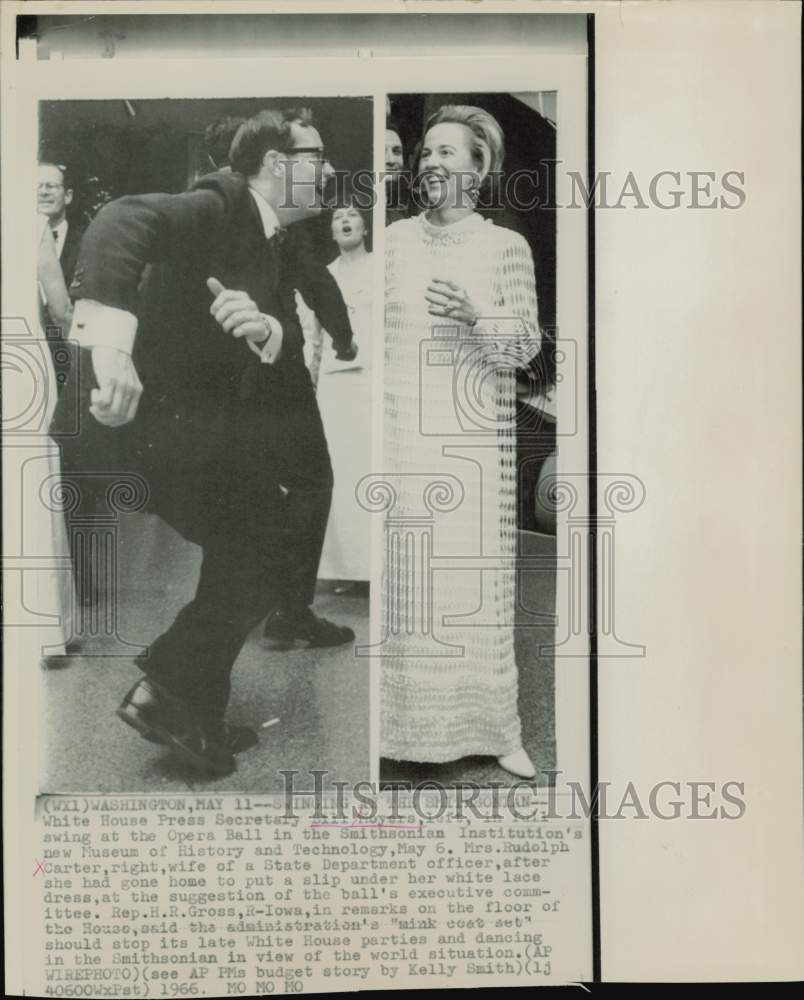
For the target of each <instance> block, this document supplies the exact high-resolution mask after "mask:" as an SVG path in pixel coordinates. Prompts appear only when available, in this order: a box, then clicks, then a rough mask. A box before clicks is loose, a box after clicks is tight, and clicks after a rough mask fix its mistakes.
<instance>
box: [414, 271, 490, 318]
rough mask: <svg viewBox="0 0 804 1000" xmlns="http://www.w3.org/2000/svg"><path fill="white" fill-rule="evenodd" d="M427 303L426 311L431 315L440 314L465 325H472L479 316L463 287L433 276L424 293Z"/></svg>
mask: <svg viewBox="0 0 804 1000" xmlns="http://www.w3.org/2000/svg"><path fill="white" fill-rule="evenodd" d="M424 297H425V299H427V302H428V303H429V304H428V306H427V311H428V312H429V313H430V315H431V316H440V317H443V318H444V319H449V320H454V321H455V322H456V323H461V324H463V325H465V326H474V325H475V323H477V321H478V319H479V318H480V313H479V312H478V311H477V309H476V308H475V306H474V304H473V303H472V300H471V299H470V298H469V295H468V293H467V291H466V289H465V288H461V287H460V285H456V284H455V282H454V281H444V280H442V279H441V278H433V280H432V281H431V282H430V284H429V285H428V286H427V291H426V292H425V293H424Z"/></svg>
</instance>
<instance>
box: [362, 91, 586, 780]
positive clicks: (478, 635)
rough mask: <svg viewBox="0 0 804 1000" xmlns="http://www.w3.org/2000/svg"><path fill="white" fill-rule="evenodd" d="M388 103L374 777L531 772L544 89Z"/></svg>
mask: <svg viewBox="0 0 804 1000" xmlns="http://www.w3.org/2000/svg"><path fill="white" fill-rule="evenodd" d="M387 110H388V119H387V121H386V157H385V159H386V164H385V166H386V178H385V179H386V189H387V197H386V224H387V228H386V231H385V262H386V287H385V347H386V356H385V368H384V382H383V386H384V436H383V440H384V452H383V460H384V467H385V468H386V469H388V471H389V473H390V477H389V483H388V486H389V489H390V490H391V492H392V497H393V499H392V501H390V502H391V503H392V507H391V510H390V511H389V515H388V517H389V520H390V519H391V518H393V522H394V526H393V529H392V530H391V529H389V531H388V537H387V545H386V553H385V556H386V559H385V567H384V570H385V571H384V576H383V581H384V608H385V614H386V623H387V624H386V630H387V634H386V636H385V639H384V644H383V646H382V654H383V659H382V684H381V717H382V729H381V749H380V753H381V756H382V771H381V775H382V779H383V780H384V781H387V782H396V781H401V782H405V781H408V782H411V783H413V784H415V783H416V782H417V781H421V780H440V781H444V782H446V783H453V782H457V781H463V780H472V781H475V782H478V783H479V784H481V785H485V784H487V783H490V782H493V781H497V782H499V781H502V782H504V783H505V782H508V783H510V782H514V781H517V780H535V781H537V782H539V781H540V782H542V783H544V782H548V781H549V780H550V779H549V775H546V772H550V771H552V770H553V769H554V768H555V763H556V749H555V711H554V700H555V686H554V662H553V656H552V646H553V642H554V637H553V631H554V625H553V623H554V617H555V578H556V566H555V552H556V512H555V509H554V508H553V507H551V505H550V502H549V493H550V488H551V477H552V480H554V479H555V474H556V447H557V437H556V413H557V409H556V405H555V399H554V395H555V391H556V379H555V375H556V372H555V360H554V355H555V351H556V345H555V315H556V302H555V283H556V205H555V196H554V192H555V184H554V180H555V177H554V171H555V159H556V132H557V129H558V128H559V127H560V125H559V123H558V121H557V95H556V92H555V91H546V92H539V93H527V94H523V93H493V94H489V93H485V94H482V93H481V94H477V93H468V94H467V93H455V94H450V93H443V94H442V93H437V94H392V95H390V96H389V101H388V108H387ZM568 388H569V389H570V391H571V389H572V387H568Z"/></svg>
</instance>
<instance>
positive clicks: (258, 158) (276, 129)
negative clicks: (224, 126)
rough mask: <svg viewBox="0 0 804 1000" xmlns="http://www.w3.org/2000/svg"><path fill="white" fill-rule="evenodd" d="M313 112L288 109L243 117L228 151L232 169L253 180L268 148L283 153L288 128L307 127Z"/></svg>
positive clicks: (287, 140)
mask: <svg viewBox="0 0 804 1000" xmlns="http://www.w3.org/2000/svg"><path fill="white" fill-rule="evenodd" d="M312 123H313V113H312V111H311V110H310V109H309V108H288V109H286V110H284V111H275V110H269V111H260V112H258V113H257V114H256V115H252V117H251V118H247V119H246V120H245V121H244V122H243V124H242V125H241V126H240V128H239V129H238V130H237V133H236V134H235V137H234V139H233V140H232V145H231V148H230V149H229V162H230V163H231V165H232V170H235V171H237V173H239V174H243V175H244V176H245V177H253V176H254V174H256V173H258V172H259V169H260V167H261V165H262V161H263V157H264V156H265V154H266V153H267V152H268V150H269V149H275V150H276V151H277V152H279V153H287V152H289V151H290V148H291V140H290V126H291V125H304V126H309V125H312Z"/></svg>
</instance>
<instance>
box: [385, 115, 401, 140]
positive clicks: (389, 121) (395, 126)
mask: <svg viewBox="0 0 804 1000" xmlns="http://www.w3.org/2000/svg"><path fill="white" fill-rule="evenodd" d="M385 127H386V128H387V129H388V131H389V132H396V134H397V135H398V136H399V138H400V140H401V139H402V133H401V131H400V130H399V122H397V120H396V119H395V118H386V119H385Z"/></svg>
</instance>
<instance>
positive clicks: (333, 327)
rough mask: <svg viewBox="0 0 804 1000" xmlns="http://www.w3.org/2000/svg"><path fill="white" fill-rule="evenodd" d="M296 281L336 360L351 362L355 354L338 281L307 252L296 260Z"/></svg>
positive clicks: (350, 327)
mask: <svg viewBox="0 0 804 1000" xmlns="http://www.w3.org/2000/svg"><path fill="white" fill-rule="evenodd" d="M297 280H298V290H299V293H300V294H301V296H302V298H303V299H304V301H305V302H306V303H307V305H308V306H309V307H310V309H312V310H313V312H314V313H315V315H316V317H317V319H318V321H319V323H320V324H321V325H322V326H323V327H324V329H325V330H326V331H327V333H328V334H329V335H330V337H331V338H332V344H333V346H334V348H335V354H336V355H337V357H338V359H339V360H341V361H351V360H352V359H353V358H354V357H356V355H357V345H356V344H355V342H354V335H353V332H352V325H351V323H350V322H349V312H348V310H347V308H346V303H345V302H344V301H343V296H342V295H341V290H340V288H338V282H337V281H336V280H335V279H334V278H333V276H332V274H331V273H330V272H329V270H328V269H327V268H326V267H324V266H323V265H322V264H319V263H318V262H317V261H315V260H313V258H312V255H311V254H309V253H307V254H304V255H303V257H302V259H301V261H300V266H299V267H298V269H297Z"/></svg>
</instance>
